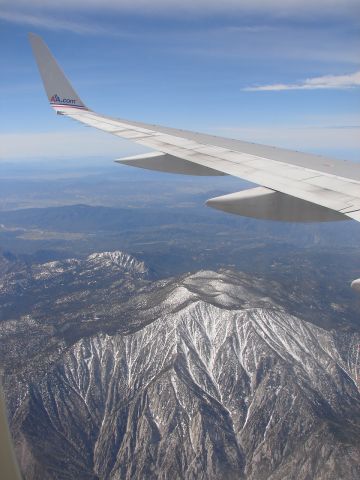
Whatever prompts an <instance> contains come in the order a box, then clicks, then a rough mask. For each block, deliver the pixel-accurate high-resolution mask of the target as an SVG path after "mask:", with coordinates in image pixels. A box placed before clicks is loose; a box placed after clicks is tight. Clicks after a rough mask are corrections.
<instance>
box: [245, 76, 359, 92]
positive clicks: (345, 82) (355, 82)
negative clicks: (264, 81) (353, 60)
mask: <svg viewBox="0 0 360 480" xmlns="http://www.w3.org/2000/svg"><path fill="white" fill-rule="evenodd" d="M353 87H360V71H358V72H354V73H349V74H348V75H324V76H322V77H314V78H307V79H306V80H304V81H303V82H300V83H275V84H271V85H260V86H254V87H246V88H244V89H243V90H245V91H248V92H258V91H268V92H270V91H271V92H277V91H282V90H319V89H345V88H353Z"/></svg>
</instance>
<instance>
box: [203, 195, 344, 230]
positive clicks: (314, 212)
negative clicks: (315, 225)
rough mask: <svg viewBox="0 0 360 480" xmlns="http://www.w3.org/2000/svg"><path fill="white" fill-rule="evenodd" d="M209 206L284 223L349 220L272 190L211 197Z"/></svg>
mask: <svg viewBox="0 0 360 480" xmlns="http://www.w3.org/2000/svg"><path fill="white" fill-rule="evenodd" d="M206 205H207V206H208V207H211V208H215V209H217V210H222V211H223V212H227V213H233V214H235V215H241V216H244V217H251V218H259V219H266V220H277V221H283V222H329V221H338V220H348V218H347V217H346V216H345V215H343V214H341V213H338V212H335V211H334V210H330V209H329V208H325V207H321V206H319V205H316V204H314V203H310V202H306V201H304V200H300V199H299V198H295V197H291V196H290V195H285V194H283V193H280V192H275V191H274V190H271V189H269V188H264V187H256V188H252V189H249V190H243V191H241V192H236V193H231V194H229V195H223V196H221V197H215V198H211V199H209V200H208V201H207V202H206Z"/></svg>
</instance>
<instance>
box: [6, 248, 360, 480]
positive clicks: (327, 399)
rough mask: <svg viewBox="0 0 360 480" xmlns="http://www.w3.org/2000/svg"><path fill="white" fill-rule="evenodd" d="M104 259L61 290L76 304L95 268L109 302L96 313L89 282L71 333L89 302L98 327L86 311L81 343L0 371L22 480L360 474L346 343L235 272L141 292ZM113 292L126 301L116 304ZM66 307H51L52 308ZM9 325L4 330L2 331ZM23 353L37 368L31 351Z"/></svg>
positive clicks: (358, 404)
mask: <svg viewBox="0 0 360 480" xmlns="http://www.w3.org/2000/svg"><path fill="white" fill-rule="evenodd" d="M115 257H116V258H121V256H120V257H119V255H117V256H115ZM123 260H124V259H122V261H120V265H124V261H123ZM89 261H90V262H92V263H91V268H88V264H87V262H89ZM114 261H115V260H114V258H112V257H111V256H109V254H106V255H105V256H101V255H100V256H99V255H95V256H94V257H93V258H92V259H90V260H89V258H88V259H87V260H86V261H85V263H79V264H77V265H78V266H77V269H78V270H77V272H76V275H74V277H73V278H74V282H75V279H76V278H81V277H85V279H86V281H85V280H84V282H83V283H82V284H81V285H79V283H78V281H76V282H75V283H74V285H75V284H76V287H75V286H74V287H71V288H74V289H75V290H76V291H77V295H78V296H79V298H82V295H81V292H82V291H83V290H85V289H86V284H87V283H88V282H89V280H90V279H91V275H92V273H91V272H93V275H94V278H100V277H96V275H97V268H99V269H100V271H101V275H104V277H105V284H106V285H107V289H110V291H111V292H113V293H111V295H109V296H107V297H106V301H105V303H104V299H103V295H104V291H105V290H104V288H103V286H102V285H100V284H96V282H95V284H94V287H93V291H92V293H91V296H90V297H91V298H90V299H89V297H87V298H88V299H87V300H86V301H83V302H82V304H81V305H82V306H81V309H80V310H79V313H78V318H79V319H80V317H81V318H82V320H79V321H80V322H82V323H81V324H80V326H81V325H83V324H84V325H85V324H86V323H87V322H88V321H89V317H90V318H91V319H94V309H95V310H96V304H97V303H96V302H99V301H100V299H102V300H101V302H100V304H101V305H104V306H105V305H106V304H107V305H108V312H109V313H108V317H106V309H105V308H104V307H103V306H101V308H100V309H101V310H103V315H104V316H103V317H102V316H99V315H98V314H97V313H96V312H95V313H96V315H95V317H96V318H95V319H94V320H93V321H94V323H93V325H92V328H91V330H82V336H81V338H78V337H76V336H71V337H70V338H69V337H68V336H66V338H65V337H61V335H60V333H58V334H57V335H58V337H57V341H56V342H55V343H54V349H57V350H56V351H57V353H56V355H55V354H54V353H53V350H52V351H51V352H47V354H46V355H45V354H44V355H43V356H41V354H40V360H39V364H40V366H41V368H40V369H39V368H38V366H37V368H36V369H32V368H30V367H29V366H26V365H24V364H22V363H20V364H19V365H18V366H17V367H16V368H13V369H12V370H11V368H10V365H9V367H8V369H9V372H11V373H12V375H9V377H8V379H7V382H8V383H7V391H8V395H9V401H10V402H11V403H12V412H13V417H12V425H13V432H14V435H15V438H16V445H17V451H18V454H19V458H20V459H21V464H22V468H23V470H24V472H25V473H26V474H25V478H26V479H32V480H35V479H45V480H46V479H50V478H51V479H53V478H55V479H71V478H79V479H96V478H101V479H130V478H131V479H144V478H146V479H155V478H156V479H168V478H178V479H204V480H205V479H219V478H221V479H223V478H224V479H227V478H228V479H235V478H236V479H237V478H246V479H248V480H262V479H272V480H280V479H285V478H286V479H300V480H301V479H303V480H305V479H309V478H311V479H317V480H325V479H326V480H329V479H330V480H331V479H334V480H335V479H340V478H341V479H344V480H346V479H349V480H350V479H353V478H357V477H358V476H359V475H360V469H359V462H358V458H359V454H360V449H359V446H358V438H359V436H360V422H359V419H360V396H359V390H358V387H359V385H358V384H357V381H358V379H357V377H356V375H357V373H356V372H357V368H358V356H357V355H358V350H357V349H358V343H359V335H358V334H356V333H344V332H342V333H340V332H339V333H336V332H328V331H326V330H323V329H321V328H319V327H316V326H314V325H312V324H310V323H307V322H304V321H302V320H300V319H298V318H296V317H295V316H293V315H290V314H289V313H288V310H287V303H288V302H289V301H290V300H289V299H287V298H286V297H285V296H284V298H283V299H282V300H283V301H282V302H280V301H279V298H280V296H279V295H280V294H279V293H277V295H276V296H275V297H276V300H274V299H271V298H269V297H267V296H265V295H264V291H267V290H266V289H265V288H264V287H265V286H264V285H263V284H262V283H261V281H259V280H256V279H254V278H251V277H248V276H244V275H241V274H237V273H235V272H231V271H222V272H219V273H216V272H208V271H201V272H198V273H196V274H192V275H184V276H182V277H180V278H178V279H169V280H164V281H160V282H153V283H150V282H148V283H147V282H146V281H145V280H143V279H142V278H143V275H144V272H145V270H146V269H145V267H144V266H143V265H142V266H141V268H140V270H139V268H135V273H134V271H133V270H132V269H131V268H130V270H129V269H123V268H120V269H119V270H116V271H115V272H114V271H112V273H111V274H110V273H109V272H111V269H113V268H114ZM115 263H116V261H115ZM125 263H126V265H128V266H131V265H133V264H134V262H133V261H132V260H129V259H127V260H126V262H125ZM46 265H47V266H38V267H37V269H38V270H37V272H38V273H37V275H40V278H41V279H43V278H45V277H46V275H49V273H48V272H49V271H50V270H51V274H50V277H47V282H48V281H49V278H51V281H52V282H54V281H55V280H54V279H55V277H56V275H63V274H64V272H59V265H57V266H55V267H56V268H55V267H54V266H52V267H49V265H48V264H46ZM79 265H80V266H79ZM54 268H55V271H54ZM106 271H107V272H108V274H107V275H106V274H105V272H106ZM83 272H88V273H87V274H86V273H83ZM86 275H88V277H86ZM124 278H126V282H125V283H124ZM106 279H107V280H106ZM36 281H37V280H36ZM106 281H108V283H106ZM69 285H72V284H71V282H70V284H68V288H70V287H69ZM124 285H126V291H127V292H128V293H127V295H121V294H120V292H119V295H118V297H116V296H115V292H116V286H117V287H118V290H120V289H121V288H123V286H124ZM272 287H273V288H272V289H271V291H272V292H273V291H275V290H276V285H275V284H274V285H272ZM71 288H70V290H71ZM268 290H269V291H270V289H268ZM38 292H40V290H38ZM129 292H130V293H131V294H130V293H129ZM69 298H72V297H71V295H70V296H69V292H68V293H67V296H63V297H62V299H63V302H64V303H63V307H62V308H65V310H66V299H69ZM68 301H70V300H68ZM41 305H48V304H46V303H41V302H40V303H37V304H36V305H35V306H34V307H31V308H32V309H31V315H32V316H33V323H34V324H36V315H39V312H40V313H41V308H40V307H41ZM80 311H81V315H80ZM315 314H316V312H314V315H315ZM105 317H106V318H105ZM41 318H42V321H43V324H42V330H41V331H42V332H43V333H42V334H43V335H45V334H44V331H45V330H46V328H48V326H47V327H46V328H45V325H44V323H46V322H48V323H47V325H49V323H51V322H53V319H52V317H51V315H49V312H48V313H47V315H44V314H42V316H41ZM46 319H47V320H46ZM11 322H12V323H11ZM14 322H15V323H16V320H15V319H13V320H7V321H5V322H4V323H3V324H2V325H3V327H2V328H3V330H2V333H3V332H6V331H9V327H10V325H14ZM52 324H53V323H52ZM6 325H7V327H8V330H6V329H5V326H6ZM29 325H31V322H29ZM36 328H37V329H39V328H40V327H39V326H37V327H36ZM81 328H83V327H81ZM30 330H31V326H30ZM16 331H17V330H16V326H14V332H15V333H14V332H13V334H14V335H16ZM34 331H35V330H34ZM52 335H53V334H52V333H51V334H49V337H50V336H52ZM5 338H6V337H5ZM8 338H10V337H8ZM64 338H65V339H66V342H65V344H64ZM30 344H32V347H31V348H29V352H28V355H29V356H30V357H31V356H33V358H34V359H36V358H37V357H38V356H39V353H38V351H37V348H38V347H37V344H36V341H35V340H34V339H33V338H32V339H31V340H30ZM8 354H9V355H10V356H11V352H10V353H9V351H8ZM49 358H51V361H50V360H49ZM39 371H41V374H39ZM14 385H17V387H16V388H17V391H18V395H17V396H16V395H15V396H14V395H13V394H11V392H10V391H11V389H14ZM20 392H22V393H21V394H20Z"/></svg>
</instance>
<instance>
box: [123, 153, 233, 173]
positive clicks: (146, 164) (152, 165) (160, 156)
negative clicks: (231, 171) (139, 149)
mask: <svg viewBox="0 0 360 480" xmlns="http://www.w3.org/2000/svg"><path fill="white" fill-rule="evenodd" d="M115 162H116V163H122V164H124V165H129V166H131V167H138V168H145V169H146V170H156V171H158V172H166V173H179V174H182V175H198V176H222V175H226V173H223V172H219V171H218V170H214V169H212V168H208V167H204V166H202V165H199V164H197V163H194V162H190V161H188V160H183V159H182V158H179V157H175V156H174V155H169V154H167V153H163V152H151V153H145V154H141V155H134V156H131V157H125V158H120V159H118V160H115Z"/></svg>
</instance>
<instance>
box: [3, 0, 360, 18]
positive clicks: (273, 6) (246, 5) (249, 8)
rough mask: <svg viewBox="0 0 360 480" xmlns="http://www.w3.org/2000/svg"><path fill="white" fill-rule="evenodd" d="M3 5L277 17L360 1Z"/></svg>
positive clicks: (9, 1)
mask: <svg viewBox="0 0 360 480" xmlns="http://www.w3.org/2000/svg"><path fill="white" fill-rule="evenodd" d="M2 4H3V6H8V7H11V8H16V7H22V8H23V7H25V8H29V7H30V8H34V7H38V8H41V9H46V10H57V11H64V10H65V9H66V10H81V11H85V12H88V11H89V10H100V11H104V10H105V11H115V10H116V11H129V12H136V13H139V14H141V13H146V14H148V13H153V12H155V11H156V12H162V13H165V14H166V13H171V12H172V11H177V12H178V11H184V10H188V11H189V10H191V11H193V12H194V11H197V12H199V13H201V14H202V15H203V14H206V13H209V12H210V13H211V12H219V11H221V12H224V13H226V12H229V11H231V12H240V13H241V12H243V13H271V14H273V15H275V16H287V15H292V14H297V15H299V14H300V15H301V14H305V15H306V14H314V13H316V12H317V13H321V14H324V13H325V12H328V13H329V14H332V15H337V14H339V13H342V14H343V15H345V16H350V15H351V12H354V10H355V9H357V10H358V9H359V3H358V0H317V1H316V2H314V1H313V0H302V1H299V0H242V1H239V0H222V2H219V1H218V0H197V1H196V2H194V1H193V0H62V1H61V2H58V1H57V0H30V1H29V0H3V2H2Z"/></svg>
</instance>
